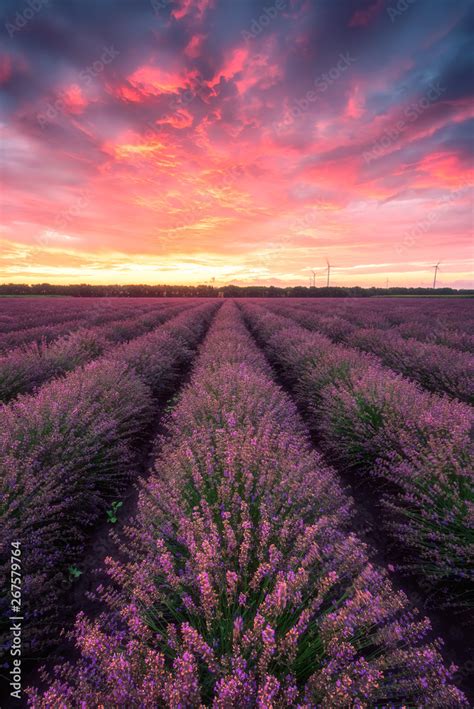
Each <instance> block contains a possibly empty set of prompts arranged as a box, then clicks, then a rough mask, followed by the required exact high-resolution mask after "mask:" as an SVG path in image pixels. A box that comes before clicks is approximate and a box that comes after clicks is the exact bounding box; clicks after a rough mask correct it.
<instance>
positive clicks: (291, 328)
mask: <svg viewBox="0 0 474 709" xmlns="http://www.w3.org/2000/svg"><path fill="white" fill-rule="evenodd" d="M243 308H244V312H245V315H246V317H247V319H248V322H249V324H250V326H251V327H252V328H253V330H254V331H255V333H256V335H257V337H258V338H259V339H260V341H261V343H262V344H263V346H264V347H265V350H266V352H267V353H268V355H269V357H270V358H271V360H272V361H273V362H275V363H276V364H277V365H278V367H279V369H280V371H281V372H282V375H283V377H284V378H285V379H286V381H287V382H288V383H289V385H290V386H291V387H292V389H293V391H294V392H295V394H296V396H297V399H298V401H299V402H300V403H301V404H302V406H303V408H304V409H305V411H306V412H307V414H308V422H309V423H310V425H311V427H312V428H313V430H315V431H316V432H317V434H318V437H319V440H320V441H321V444H322V445H323V446H324V448H325V449H326V450H327V451H329V453H330V455H331V456H332V459H333V460H334V461H338V462H339V463H340V464H342V465H343V466H344V468H345V469H349V470H353V471H354V475H356V476H365V477H369V479H371V480H375V481H377V482H378V483H380V488H379V489H381V490H382V493H383V494H382V495H381V498H380V500H379V502H380V506H381V510H380V511H381V515H380V523H381V524H382V525H384V526H385V528H386V529H387V530H388V532H389V535H390V536H391V538H392V539H394V540H395V542H396V544H397V547H398V548H400V549H402V550H403V551H404V554H405V555H407V558H406V560H405V566H406V567H407V568H408V569H410V570H411V571H415V572H416V573H417V574H418V575H420V576H421V577H423V578H424V579H427V583H428V585H429V586H430V588H432V589H433V591H439V593H440V594H442V595H441V596H440V599H442V602H443V603H446V604H454V605H456V606H459V607H461V608H465V607H469V608H472V605H473V602H474V563H473V561H474V545H473V539H472V529H473V515H474V502H473V500H474V484H473V482H474V481H473V472H472V471H473V456H472V445H471V441H470V431H471V427H472V423H473V417H472V410H471V409H470V407H468V406H466V405H465V404H462V403H460V402H456V401H452V400H449V399H448V398H447V397H438V396H436V395H434V394H430V393H428V392H425V391H423V390H421V389H420V388H419V387H417V386H416V385H415V384H413V383H412V382H410V381H408V380H407V379H405V378H403V377H401V376H400V375H397V374H395V373H394V372H392V371H391V370H389V369H386V368H384V367H383V366H382V365H380V364H379V363H378V362H377V361H374V359H373V358H371V357H370V356H368V355H366V354H364V353H360V352H357V351H356V350H354V349H351V348H347V347H344V346H342V345H336V344H334V343H332V342H331V341H330V340H329V339H328V338H326V337H324V336H323V335H321V334H318V333H313V332H309V331H308V330H306V329H304V328H302V327H300V326H298V325H295V323H294V322H293V321H292V320H289V319H288V318H285V317H282V316H278V315H275V314H272V313H270V312H269V311H268V310H267V309H264V308H262V307H259V306H257V305H254V304H250V305H249V304H247V305H245V306H243Z"/></svg>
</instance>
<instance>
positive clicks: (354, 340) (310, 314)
mask: <svg viewBox="0 0 474 709" xmlns="http://www.w3.org/2000/svg"><path fill="white" fill-rule="evenodd" d="M268 307H269V308H271V309H273V310H276V312H279V313H281V314H285V315H288V316H289V317H291V318H292V319H295V320H297V321H298V322H299V323H301V324H302V325H304V326H305V327H307V328H309V329H311V330H316V331H318V332H322V333H323V334H324V335H327V336H328V337H330V338H331V339H332V340H334V341H335V342H343V343H344V344H346V345H348V346H349V347H356V348H357V349H360V350H363V351H365V352H370V353H372V354H374V355H376V356H377V357H379V358H380V359H381V360H382V362H383V363H384V364H385V365H387V366H388V367H390V368H391V369H393V370H394V371H397V372H400V373H401V374H404V375H405V376H406V377H409V378H410V379H413V380H414V381H416V382H418V383H419V384H421V385H422V386H423V387H425V388H426V389H429V390H430V391H435V392H438V393H446V394H449V395H450V396H454V397H456V398H458V399H460V400H461V401H465V402H467V403H474V355H473V354H471V353H470V352H462V351H459V350H456V349H453V348H452V347H446V346H445V345H440V344H436V343H431V342H420V341H419V340H417V339H415V338H404V337H402V336H401V335H400V334H399V333H398V332H397V331H396V329H394V328H390V329H382V328H376V327H365V326H364V319H363V315H362V316H359V323H361V325H360V326H359V325H356V324H354V323H353V322H352V321H350V320H346V319H344V318H342V317H340V316H337V315H332V316H329V317H328V316H327V315H324V313H323V312H322V311H320V308H319V307H318V308H315V307H314V306H313V307H312V308H306V307H304V306H301V305H300V306H296V307H294V306H292V305H288V306H287V307H285V308H284V309H282V306H281V305H280V304H276V305H275V307H274V308H272V305H271V304H269V306H268ZM389 310H390V309H389Z"/></svg>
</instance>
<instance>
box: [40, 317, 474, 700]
mask: <svg viewBox="0 0 474 709" xmlns="http://www.w3.org/2000/svg"><path fill="white" fill-rule="evenodd" d="M349 518H350V503H349V500H348V499H347V498H346V497H345V495H344V493H343V492H342V491H341V489H340V487H339V485H338V483H337V480H336V476H335V473H334V472H333V470H332V469H330V468H328V467H327V466H326V465H325V464H324V463H323V462H322V460H321V458H320V456H319V455H317V454H316V453H315V451H314V450H313V449H312V448H311V446H310V443H309V440H308V435H307V433H306V432H305V429H304V427H303V425H302V423H301V421H300V419H299V417H298V415H297V413H296V410H295V407H294V405H293V404H292V403H291V401H290V400H289V398H288V397H287V396H286V395H285V394H284V393H283V391H282V390H281V389H280V388H279V387H278V386H277V385H276V384H275V383H274V382H273V381H272V380H271V379H270V378H269V375H268V366H267V365H266V363H265V361H264V360H263V358H262V355H261V353H260V352H259V351H258V350H256V348H255V346H254V345H253V343H252V341H251V339H250V337H249V335H248V333H247V332H246V330H245V328H244V327H243V324H242V321H241V320H240V319H239V316H238V313H237V311H236V307H235V306H233V305H226V306H224V308H223V309H222V310H221V311H220V313H219V315H218V316H217V318H216V320H215V322H214V324H213V326H212V328H211V331H210V333H209V335H208V337H207V339H206V342H205V345H204V347H203V348H202V351H201V356H200V358H199V361H198V363H197V366H196V368H195V371H194V374H193V377H192V380H191V383H190V384H189V385H188V386H187V387H186V388H185V389H184V391H183V392H182V394H181V396H180V398H179V402H178V404H177V406H176V408H175V409H174V411H173V414H172V416H171V418H170V421H169V424H168V430H167V436H166V441H165V442H164V443H163V447H162V451H161V454H160V456H159V457H158V459H157V461H156V465H155V474H153V475H152V476H151V478H150V479H149V480H148V482H144V483H143V487H142V491H141V494H140V500H139V509H138V514H137V517H136V519H135V521H134V523H133V525H132V526H131V527H130V528H129V530H128V538H127V542H126V544H125V548H124V550H123V551H124V552H125V554H126V555H127V558H128V560H126V561H124V562H118V561H117V560H112V559H110V560H109V561H108V566H109V573H110V577H111V579H112V581H113V584H112V585H111V586H110V587H108V588H106V589H103V594H104V597H105V598H106V599H107V601H108V603H109V607H110V611H109V612H108V613H104V614H103V615H102V616H101V617H100V618H99V619H96V620H89V619H87V618H86V617H85V615H84V614H81V615H80V616H79V618H78V621H77V627H76V643H77V647H78V650H79V652H80V659H79V660H78V661H77V662H76V663H73V664H70V665H66V666H63V667H62V668H59V669H57V671H56V672H55V676H54V678H53V679H51V680H50V682H49V686H48V688H47V689H46V690H45V691H44V692H39V691H37V690H31V691H30V705H31V706H33V707H37V708H38V709H40V708H46V707H51V706H56V705H60V706H62V707H76V706H96V705H97V706H124V707H125V706H126V707H130V708H131V709H132V708H135V707H136V708H137V709H138V707H140V708H142V707H144V708H150V709H151V708H152V707H157V706H163V707H173V708H175V709H177V708H178V707H202V706H213V707H222V708H224V707H249V708H250V707H261V708H262V709H263V708H264V707H265V708H266V707H272V706H273V707H301V708H303V707H307V708H308V709H309V708H310V707H319V706H327V707H341V708H342V707H349V706H351V707H360V708H362V707H373V706H381V707H382V706H386V707H389V706H402V705H403V706H408V705H409V706H417V707H461V706H465V705H466V701H465V699H464V697H463V695H462V693H461V692H460V691H459V690H458V689H456V688H455V687H454V686H453V685H452V683H451V681H450V679H451V676H452V673H453V672H454V670H455V668H454V667H452V668H447V667H445V666H444V665H443V662H442V659H441V656H440V654H439V647H438V643H437V642H436V641H431V642H430V641H427V640H426V639H425V638H426V636H427V633H428V632H429V624H428V622H427V621H426V620H424V619H418V618H417V617H416V614H415V612H413V611H410V610H408V606H407V601H406V598H405V596H404V595H403V594H402V593H399V592H397V591H395V589H394V588H393V587H392V585H391V583H390V581H389V579H388V577H387V575H386V574H385V573H384V572H382V571H381V570H378V569H376V568H374V567H373V566H372V565H371V564H370V563H369V562H368V560H367V555H366V551H365V548H364V545H363V544H362V543H361V542H360V541H359V540H358V539H357V538H356V537H355V536H354V535H352V534H350V533H349V532H348V531H347V524H348V521H349Z"/></svg>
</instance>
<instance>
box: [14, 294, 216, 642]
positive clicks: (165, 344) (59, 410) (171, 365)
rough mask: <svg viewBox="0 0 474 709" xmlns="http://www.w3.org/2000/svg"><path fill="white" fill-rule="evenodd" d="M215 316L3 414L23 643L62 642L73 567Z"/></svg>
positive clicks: (196, 318)
mask: <svg viewBox="0 0 474 709" xmlns="http://www.w3.org/2000/svg"><path fill="white" fill-rule="evenodd" d="M214 309H215V306H214V305H201V306H198V307H197V308H192V309H191V310H190V311H189V312H185V313H182V314H180V315H178V316H177V317H176V318H175V319H174V320H172V321H171V322H170V323H168V324H165V325H163V326H162V327H160V328H158V329H157V330H156V331H155V332H152V333H150V334H148V335H145V336H143V337H142V338H139V339H138V340H137V341H135V342H131V343H129V344H128V345H124V346H122V347H121V348H120V349H119V350H117V351H116V352H114V356H113V358H102V359H101V360H98V361H96V362H92V363H90V364H88V365H86V366H85V367H83V368H80V369H78V370H77V371H75V372H72V373H70V374H68V375H67V376H66V377H64V378H63V379H61V380H57V381H53V382H51V383H49V384H47V385H45V386H44V387H42V388H41V390H40V391H39V392H38V394H37V395H36V396H20V397H19V399H18V400H17V401H15V402H12V403H11V404H9V405H7V406H3V407H1V408H0V453H1V455H0V461H1V462H0V511H1V521H0V539H1V547H0V549H1V556H0V559H1V567H0V571H1V579H0V586H1V588H2V589H3V593H4V594H5V592H6V589H7V584H6V578H5V576H6V574H7V573H8V569H9V554H8V552H9V549H10V543H11V541H13V540H21V542H22V544H24V547H25V549H27V552H25V556H24V565H23V598H24V604H25V607H24V615H25V624H24V629H23V633H24V635H23V638H24V641H25V642H27V641H29V642H31V643H32V647H33V650H36V649H37V648H38V647H39V646H40V644H41V643H43V642H45V643H46V642H49V641H51V640H53V642H54V641H57V631H58V628H57V623H58V622H59V621H60V619H61V616H63V617H64V614H65V612H66V607H65V605H61V604H65V602H67V598H66V597H65V591H67V590H68V589H69V586H70V582H69V578H68V565H69V564H71V563H75V562H76V560H77V559H78V558H79V557H80V555H81V554H82V553H83V551H84V543H85V539H86V535H87V532H88V530H89V529H90V528H91V525H92V524H93V523H94V522H95V521H96V520H97V518H98V517H99V515H100V514H105V509H106V507H107V505H108V504H110V502H111V500H113V499H116V497H117V495H119V494H120V491H121V490H122V489H123V486H124V484H125V483H126V481H127V480H128V479H129V478H130V477H131V476H133V475H134V471H135V466H136V453H137V449H138V446H139V444H141V443H142V442H143V440H144V437H145V436H146V435H147V430H148V426H149V423H150V421H151V420H152V418H153V416H154V415H156V409H155V408H154V407H153V406H152V395H159V394H161V393H162V394H164V393H165V392H166V391H167V390H169V388H170V385H171V383H172V382H174V383H175V384H176V383H177V380H178V378H179V372H180V367H182V366H184V365H186V364H188V363H189V360H190V357H191V355H192V350H193V348H195V347H196V345H197V343H198V342H199V339H200V337H201V336H202V334H203V332H204V330H205V328H206V326H207V324H208V322H209V320H210V317H211V314H212V312H213V311H214ZM141 355H142V356H141ZM141 365H144V366H145V369H143V366H141ZM150 371H152V373H153V374H152V376H150ZM6 602H7V599H6V598H5V596H3V600H2V605H3V606H5V604H6Z"/></svg>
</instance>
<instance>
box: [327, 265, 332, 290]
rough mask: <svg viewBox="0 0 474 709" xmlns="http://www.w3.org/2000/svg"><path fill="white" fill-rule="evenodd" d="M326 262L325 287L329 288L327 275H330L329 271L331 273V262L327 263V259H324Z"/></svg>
mask: <svg viewBox="0 0 474 709" xmlns="http://www.w3.org/2000/svg"><path fill="white" fill-rule="evenodd" d="M326 263H327V265H328V267H327V269H326V270H327V272H328V277H327V279H326V288H329V276H330V273H331V264H330V263H329V261H328V260H327V259H326Z"/></svg>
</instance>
